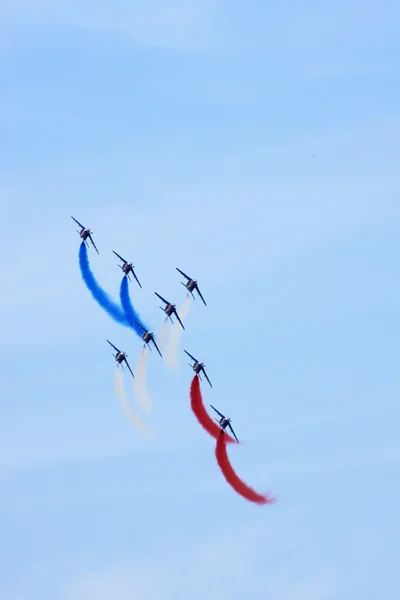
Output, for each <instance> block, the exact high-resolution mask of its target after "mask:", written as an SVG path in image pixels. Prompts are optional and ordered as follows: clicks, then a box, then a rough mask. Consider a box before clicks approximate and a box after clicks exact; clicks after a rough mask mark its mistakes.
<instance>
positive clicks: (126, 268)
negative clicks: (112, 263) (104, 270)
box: [113, 250, 142, 287]
mask: <svg viewBox="0 0 400 600" xmlns="http://www.w3.org/2000/svg"><path fill="white" fill-rule="evenodd" d="M113 252H114V254H115V256H118V258H119V259H120V260H122V263H123V264H122V265H118V266H119V267H120V268H121V269H122V272H123V273H125V275H126V276H127V278H128V279H129V281H131V278H130V277H129V273H132V275H133V276H134V278H135V279H136V281H137V282H138V284H139V287H142V286H141V283H140V281H139V279H138V278H137V277H136V274H135V271H134V270H133V269H134V268H135V267H134V266H133V263H131V262H128V261H126V260H125V259H124V258H122V256H120V255H119V254H117V253H116V252H115V250H113Z"/></svg>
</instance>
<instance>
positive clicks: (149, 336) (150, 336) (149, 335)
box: [133, 320, 162, 357]
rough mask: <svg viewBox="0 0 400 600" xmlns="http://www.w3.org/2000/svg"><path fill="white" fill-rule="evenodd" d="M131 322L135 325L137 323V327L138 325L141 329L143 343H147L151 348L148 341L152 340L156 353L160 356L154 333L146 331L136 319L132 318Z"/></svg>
mask: <svg viewBox="0 0 400 600" xmlns="http://www.w3.org/2000/svg"><path fill="white" fill-rule="evenodd" d="M133 322H134V323H136V325H138V327H140V329H142V330H143V335H142V340H143V341H144V343H145V344H147V345H148V347H149V348H150V350H151V346H150V342H153V344H154V346H155V348H156V350H157V352H158V354H159V355H160V356H161V357H162V354H161V352H160V349H159V347H158V346H157V344H156V340H155V339H154V333H153V332H152V331H146V329H145V328H144V327H143V326H142V325H141V324H140V323H138V322H137V321H135V320H133Z"/></svg>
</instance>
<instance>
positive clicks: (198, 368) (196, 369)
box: [184, 350, 212, 387]
mask: <svg viewBox="0 0 400 600" xmlns="http://www.w3.org/2000/svg"><path fill="white" fill-rule="evenodd" d="M184 352H186V354H187V355H188V356H190V358H191V359H192V360H194V364H193V365H191V364H190V363H189V366H190V367H192V369H193V371H194V372H195V373H197V375H198V376H199V378H200V380H201V377H200V372H201V371H203V375H204V377H205V378H206V379H207V381H208V383H209V384H210V386H211V387H212V383H211V381H210V380H209V379H208V377H207V373H206V372H205V369H204V367H205V366H206V365H205V364H204V363H203V362H200V361H198V360H197V358H195V357H194V356H192V355H191V354H189V352H188V351H187V350H184Z"/></svg>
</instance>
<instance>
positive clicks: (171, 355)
mask: <svg viewBox="0 0 400 600" xmlns="http://www.w3.org/2000/svg"><path fill="white" fill-rule="evenodd" d="M189 308H190V295H189V294H187V295H186V298H185V300H184V301H183V304H182V306H181V308H180V309H179V311H178V314H179V318H180V320H181V321H182V323H183V324H185V319H186V317H187V315H188V312H189ZM182 333H183V329H182V327H181V325H180V323H179V321H175V323H174V324H173V326H172V331H171V335H170V338H169V344H168V346H167V348H166V351H165V363H166V365H167V367H169V368H170V369H177V368H178V366H179V360H178V356H179V342H180V339H181V335H182Z"/></svg>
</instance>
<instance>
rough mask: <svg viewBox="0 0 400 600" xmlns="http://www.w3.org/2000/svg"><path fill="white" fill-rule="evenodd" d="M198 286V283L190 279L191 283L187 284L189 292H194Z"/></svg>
mask: <svg viewBox="0 0 400 600" xmlns="http://www.w3.org/2000/svg"><path fill="white" fill-rule="evenodd" d="M196 284H197V282H196V281H194V280H193V279H190V281H188V282H187V284H186V287H187V289H188V290H189V292H193V290H195V289H196Z"/></svg>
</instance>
